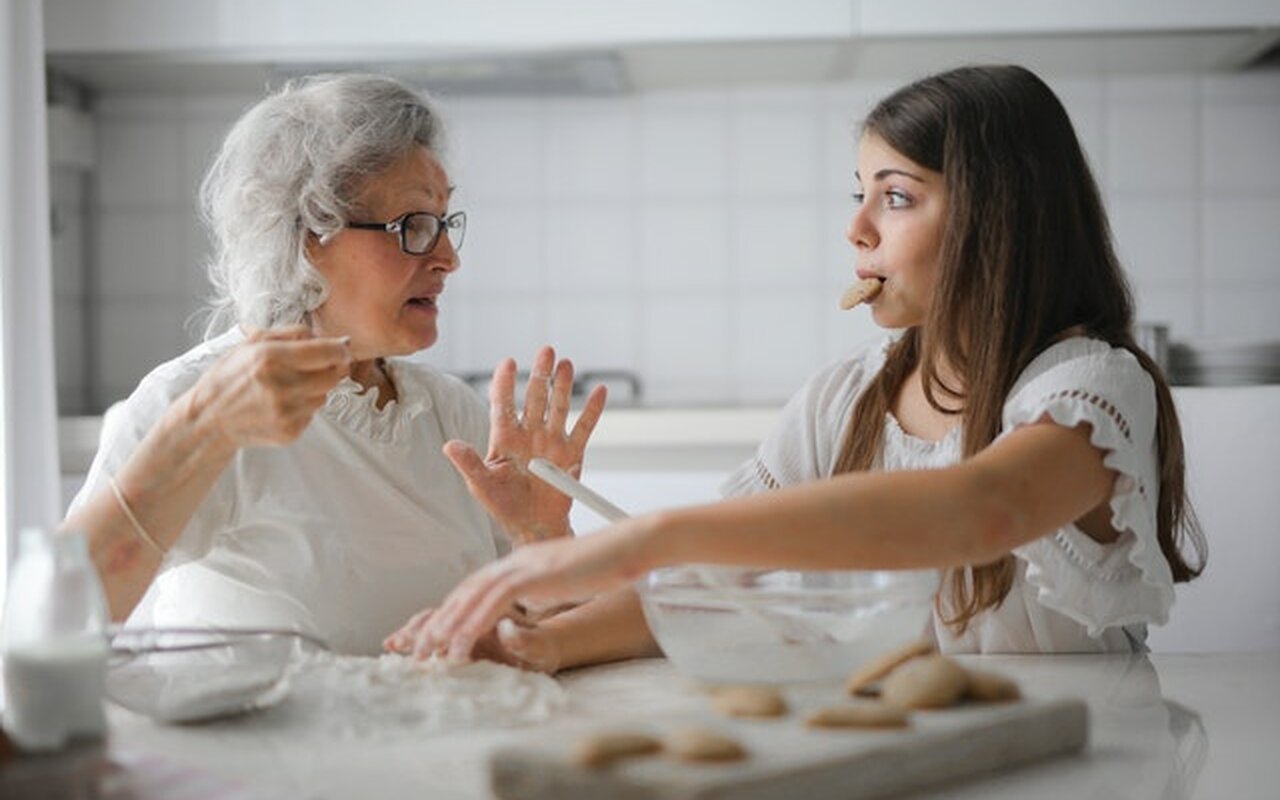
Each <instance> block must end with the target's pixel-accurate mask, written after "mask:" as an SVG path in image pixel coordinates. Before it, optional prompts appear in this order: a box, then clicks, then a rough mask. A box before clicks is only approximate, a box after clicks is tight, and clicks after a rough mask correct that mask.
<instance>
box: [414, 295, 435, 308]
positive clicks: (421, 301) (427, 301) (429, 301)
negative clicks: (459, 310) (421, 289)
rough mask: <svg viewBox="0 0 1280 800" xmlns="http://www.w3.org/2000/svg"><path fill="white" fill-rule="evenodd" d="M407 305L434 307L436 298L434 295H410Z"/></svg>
mask: <svg viewBox="0 0 1280 800" xmlns="http://www.w3.org/2000/svg"><path fill="white" fill-rule="evenodd" d="M409 305H411V306H414V307H415V308H435V307H436V299H435V298H434V297H428V296H424V297H412V298H410V299H409Z"/></svg>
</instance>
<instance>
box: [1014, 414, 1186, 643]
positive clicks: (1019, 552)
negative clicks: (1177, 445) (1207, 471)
mask: <svg viewBox="0 0 1280 800" xmlns="http://www.w3.org/2000/svg"><path fill="white" fill-rule="evenodd" d="M1045 416H1048V417H1049V418H1050V419H1052V420H1053V422H1054V423H1056V424H1058V425H1061V426H1063V427H1066V428H1075V427H1078V426H1079V425H1081V424H1082V423H1089V425H1090V429H1091V430H1090V434H1089V440H1090V443H1091V444H1093V446H1094V447H1096V448H1098V449H1099V450H1102V451H1104V452H1105V453H1106V455H1105V457H1104V459H1103V464H1104V465H1105V466H1106V467H1107V468H1108V469H1111V470H1114V471H1115V472H1116V473H1117V474H1118V477H1117V479H1116V483H1115V487H1114V489H1113V490H1112V494H1111V499H1110V506H1111V525H1112V527H1114V528H1115V529H1116V530H1117V531H1120V532H1121V537H1120V538H1119V539H1118V540H1117V541H1115V542H1113V543H1110V544H1105V545H1104V544H1100V543H1098V542H1097V541H1095V540H1093V539H1091V538H1089V537H1088V536H1087V535H1086V534H1085V533H1084V532H1082V531H1081V530H1080V529H1079V528H1077V527H1076V526H1075V525H1066V526H1064V527H1063V528H1061V529H1059V530H1058V531H1057V532H1056V533H1054V534H1053V535H1050V536H1044V537H1041V538H1040V539H1037V540H1035V541H1033V542H1030V543H1028V544H1026V545H1023V546H1022V547H1019V548H1017V549H1016V550H1014V555H1016V556H1017V557H1019V558H1021V559H1022V560H1023V561H1025V562H1026V565H1027V571H1026V578H1027V582H1028V583H1029V584H1030V585H1032V586H1034V587H1036V589H1037V590H1038V599H1039V601H1040V602H1041V603H1042V604H1043V605H1045V606H1046V607H1048V608H1051V609H1053V610H1055V611H1057V612H1059V613H1061V614H1064V615H1065V616H1067V617H1069V618H1071V619H1073V620H1075V621H1076V622H1079V623H1080V624H1082V625H1084V626H1086V628H1087V629H1088V635H1089V636H1093V637H1097V636H1100V635H1101V633H1102V631H1103V630H1104V629H1105V628H1110V627H1113V626H1117V625H1128V624H1132V623H1154V624H1163V623H1164V622H1166V621H1167V620H1168V615H1169V608H1170V606H1172V604H1173V578H1172V574H1171V572H1170V570H1169V565H1168V563H1167V562H1166V561H1165V560H1164V556H1163V554H1162V553H1161V552H1160V548H1159V544H1158V543H1157V541H1156V524H1155V514H1154V509H1153V507H1152V503H1151V499H1150V497H1149V496H1148V492H1147V488H1146V485H1145V481H1144V479H1143V473H1144V471H1146V470H1144V469H1143V458H1144V457H1149V454H1145V453H1143V452H1142V448H1141V447H1140V446H1139V445H1138V444H1137V443H1135V441H1134V435H1133V427H1132V426H1131V425H1130V422H1129V420H1128V419H1126V416H1125V414H1123V413H1122V412H1121V411H1120V409H1119V408H1117V407H1116V405H1115V404H1114V403H1113V402H1111V401H1110V400H1108V399H1106V398H1104V397H1102V396H1099V395H1098V394H1096V393H1094V392H1091V391H1087V390H1083V389H1065V390H1058V391H1053V392H1051V393H1050V394H1048V395H1046V396H1044V397H1043V399H1042V400H1040V401H1039V402H1033V403H1028V404H1026V405H1023V406H1022V407H1021V408H1019V409H1017V410H1016V411H1014V413H1013V414H1012V415H1011V419H1009V420H1007V421H1006V430H1013V429H1014V428H1016V427H1018V426H1020V425H1023V424H1029V423H1033V422H1036V421H1037V420H1040V419H1043V418H1044V417H1045Z"/></svg>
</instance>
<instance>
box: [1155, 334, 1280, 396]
mask: <svg viewBox="0 0 1280 800" xmlns="http://www.w3.org/2000/svg"><path fill="white" fill-rule="evenodd" d="M1169 380H1170V382H1171V383H1173V384H1174V385H1176V386H1247V385H1254V384H1263V383H1280V341H1196V342H1174V343H1172V344H1170V345H1169Z"/></svg>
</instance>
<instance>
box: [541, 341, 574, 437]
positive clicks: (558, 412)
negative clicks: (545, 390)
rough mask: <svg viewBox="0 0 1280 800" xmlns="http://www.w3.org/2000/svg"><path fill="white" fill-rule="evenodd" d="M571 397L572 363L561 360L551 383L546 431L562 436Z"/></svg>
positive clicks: (567, 360)
mask: <svg viewBox="0 0 1280 800" xmlns="http://www.w3.org/2000/svg"><path fill="white" fill-rule="evenodd" d="M572 397H573V362H572V361H570V360H569V359H567V358H566V359H563V360H561V361H560V363H559V364H556V372H555V377H554V378H553V379H552V383H551V408H550V410H549V411H548V412H547V422H546V425H547V429H548V430H549V431H551V432H552V433H553V434H556V435H563V431H564V425H565V420H566V419H568V417H569V402H570V399H571V398H572Z"/></svg>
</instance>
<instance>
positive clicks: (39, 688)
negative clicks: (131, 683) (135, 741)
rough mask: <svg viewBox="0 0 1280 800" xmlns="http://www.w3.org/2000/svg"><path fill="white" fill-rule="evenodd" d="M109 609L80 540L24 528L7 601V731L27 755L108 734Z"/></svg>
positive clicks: (2, 641)
mask: <svg viewBox="0 0 1280 800" xmlns="http://www.w3.org/2000/svg"><path fill="white" fill-rule="evenodd" d="M106 623H107V609H106V600H105V597H104V596H103V593H102V584H101V582H100V581H99V580H98V574H97V572H96V571H95V570H94V568H93V563H92V562H91V561H90V560H89V551H88V547H87V545H86V543H85V539H84V536H83V535H81V534H79V533H60V534H50V533H48V532H46V531H44V530H39V529H35V528H27V529H24V530H23V531H22V534H21V536H20V538H19V540H18V554H17V559H16V560H15V561H14V563H13V567H12V570H11V572H10V575H9V588H8V591H7V592H6V597H5V611H4V629H3V631H2V632H0V649H2V650H3V655H4V695H5V708H4V728H5V731H6V732H7V733H8V734H9V737H10V738H11V739H13V741H14V742H16V743H17V744H18V746H19V747H22V748H23V749H26V750H55V749H58V748H60V747H62V746H63V745H65V744H66V743H67V741H68V740H69V739H71V738H73V737H98V736H101V735H102V734H103V732H104V731H105V729H106V717H105V714H104V711H103V696H104V694H105V690H106V670H107V637H106Z"/></svg>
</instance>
